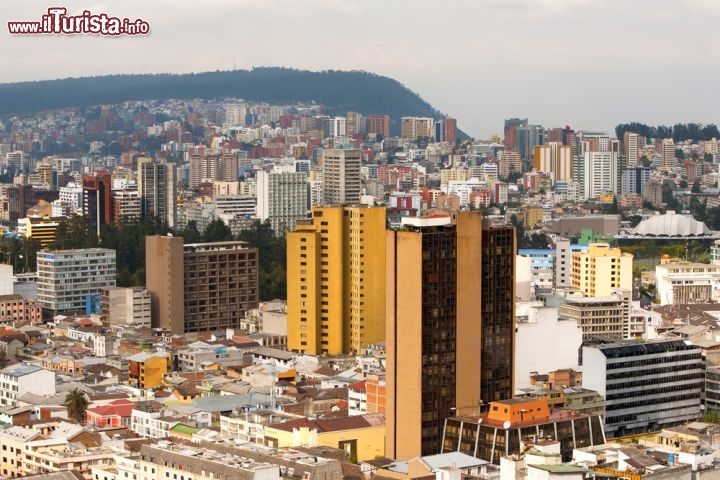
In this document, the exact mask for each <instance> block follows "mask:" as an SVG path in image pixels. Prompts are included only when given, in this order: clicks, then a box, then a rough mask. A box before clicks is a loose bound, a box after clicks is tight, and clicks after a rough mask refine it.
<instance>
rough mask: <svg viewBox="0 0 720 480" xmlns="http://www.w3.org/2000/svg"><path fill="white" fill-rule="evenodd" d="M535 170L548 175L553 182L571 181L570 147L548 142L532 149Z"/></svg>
mask: <svg viewBox="0 0 720 480" xmlns="http://www.w3.org/2000/svg"><path fill="white" fill-rule="evenodd" d="M533 162H534V166H535V170H537V171H538V172H543V173H549V174H551V175H552V178H553V180H572V164H573V162H572V154H571V151H570V147H569V146H566V145H562V144H560V143H557V142H549V143H546V144H545V145H539V146H536V147H535V148H534V153H533Z"/></svg>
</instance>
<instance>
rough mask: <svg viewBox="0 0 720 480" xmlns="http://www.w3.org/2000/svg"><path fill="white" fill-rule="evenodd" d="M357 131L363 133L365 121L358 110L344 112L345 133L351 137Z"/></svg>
mask: <svg viewBox="0 0 720 480" xmlns="http://www.w3.org/2000/svg"><path fill="white" fill-rule="evenodd" d="M358 133H365V121H364V119H363V116H362V115H360V114H359V113H358V112H347V113H345V135H347V136H348V137H352V136H353V135H357V134H358Z"/></svg>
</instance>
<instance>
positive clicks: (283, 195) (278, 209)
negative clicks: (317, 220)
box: [256, 170, 309, 235]
mask: <svg viewBox="0 0 720 480" xmlns="http://www.w3.org/2000/svg"><path fill="white" fill-rule="evenodd" d="M308 205H309V203H308V182H307V174H306V173H305V172H266V171H264V170H260V171H258V172H257V214H256V215H257V218H259V219H260V220H262V221H265V220H269V221H270V224H271V225H272V227H273V230H274V231H275V233H276V234H277V235H284V234H285V232H286V231H289V230H292V229H293V228H294V227H295V222H296V221H297V220H300V219H303V218H307V213H308Z"/></svg>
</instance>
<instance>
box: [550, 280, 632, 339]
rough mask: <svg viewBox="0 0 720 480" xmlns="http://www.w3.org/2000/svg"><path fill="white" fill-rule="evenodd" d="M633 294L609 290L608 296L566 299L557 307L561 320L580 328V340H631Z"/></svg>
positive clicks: (626, 291) (619, 290)
mask: <svg viewBox="0 0 720 480" xmlns="http://www.w3.org/2000/svg"><path fill="white" fill-rule="evenodd" d="M631 308H632V292H631V291H630V290H623V289H612V290H611V293H610V295H608V296H598V297H568V298H567V299H566V300H565V303H563V304H562V305H560V308H559V311H558V315H559V318H560V320H562V321H567V320H571V321H573V322H575V323H577V325H578V326H579V327H580V328H581V329H582V339H583V341H593V340H597V339H615V340H621V339H623V338H630V333H631V332H630V310H631Z"/></svg>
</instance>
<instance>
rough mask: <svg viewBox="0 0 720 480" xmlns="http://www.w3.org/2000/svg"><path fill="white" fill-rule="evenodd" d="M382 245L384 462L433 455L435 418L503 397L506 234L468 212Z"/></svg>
mask: <svg viewBox="0 0 720 480" xmlns="http://www.w3.org/2000/svg"><path fill="white" fill-rule="evenodd" d="M403 227H404V228H403V229H401V230H397V231H394V230H389V231H387V232H386V239H387V247H386V248H387V252H386V254H387V265H386V270H387V284H386V288H387V299H386V305H387V315H386V324H387V335H386V337H387V338H386V345H387V376H386V382H387V395H386V410H385V411H386V429H387V433H386V444H387V446H386V454H387V455H388V456H390V457H393V458H396V459H408V458H413V457H416V456H419V455H428V454H433V453H436V452H439V451H440V446H441V444H442V426H443V422H444V420H445V418H447V417H448V416H450V415H452V414H453V412H455V411H459V410H461V409H468V408H475V409H477V408H478V407H479V406H480V405H481V403H483V402H486V399H487V401H491V400H494V399H496V398H509V397H512V395H513V334H514V327H515V323H514V322H515V319H514V308H513V306H514V300H515V299H514V292H515V287H514V285H515V281H514V276H513V275H514V261H515V251H514V242H515V234H514V230H513V228H512V227H509V226H504V225H495V224H492V223H489V222H484V221H483V220H482V217H481V216H480V215H479V214H478V213H475V212H462V213H459V214H458V215H457V217H456V221H455V223H454V224H453V223H451V221H450V219H449V218H445V217H429V218H405V219H403Z"/></svg>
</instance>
